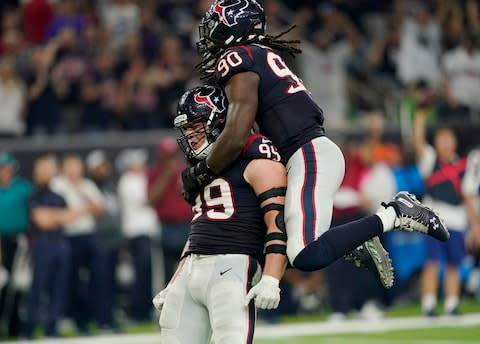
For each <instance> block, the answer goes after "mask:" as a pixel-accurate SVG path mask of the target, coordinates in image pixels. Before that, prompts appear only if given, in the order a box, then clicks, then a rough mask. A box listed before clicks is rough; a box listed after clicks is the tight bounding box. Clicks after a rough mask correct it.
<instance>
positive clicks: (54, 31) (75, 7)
mask: <svg viewBox="0 0 480 344" xmlns="http://www.w3.org/2000/svg"><path fill="white" fill-rule="evenodd" d="M79 3H80V1H76V0H62V1H59V2H58V3H57V4H56V6H55V16H54V17H53V19H52V20H51V21H50V24H49V25H48V28H47V35H46V37H45V38H46V39H47V40H51V39H53V38H55V37H57V35H58V34H59V33H60V32H61V31H62V30H64V29H65V28H70V29H72V30H73V32H74V33H75V34H76V35H79V34H80V33H81V32H82V31H83V28H84V27H85V25H86V23H87V18H86V17H85V16H83V15H82V14H80V13H79V6H80V4H79Z"/></svg>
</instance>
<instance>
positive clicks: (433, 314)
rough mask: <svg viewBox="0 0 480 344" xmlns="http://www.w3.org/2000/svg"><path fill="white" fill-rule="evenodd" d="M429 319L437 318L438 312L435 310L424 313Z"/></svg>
mask: <svg viewBox="0 0 480 344" xmlns="http://www.w3.org/2000/svg"><path fill="white" fill-rule="evenodd" d="M423 314H424V315H425V316H426V317H427V318H435V317H437V316H438V313H437V311H436V310H435V308H434V309H431V310H429V311H424V313H423Z"/></svg>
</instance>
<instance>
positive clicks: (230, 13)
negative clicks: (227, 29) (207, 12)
mask: <svg viewBox="0 0 480 344" xmlns="http://www.w3.org/2000/svg"><path fill="white" fill-rule="evenodd" d="M247 7H248V1H246V0H238V1H236V2H235V3H233V4H231V5H223V4H222V2H218V3H216V4H214V6H213V13H216V14H218V16H219V17H220V20H221V22H222V23H223V24H225V25H227V26H233V25H235V24H238V22H237V18H239V17H241V16H242V14H243V13H244V10H245V9H246V8H247Z"/></svg>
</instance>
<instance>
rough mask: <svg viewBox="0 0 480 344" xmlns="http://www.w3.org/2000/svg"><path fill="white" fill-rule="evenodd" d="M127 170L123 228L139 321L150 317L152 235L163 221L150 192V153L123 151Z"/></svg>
mask: <svg viewBox="0 0 480 344" xmlns="http://www.w3.org/2000/svg"><path fill="white" fill-rule="evenodd" d="M121 158H122V159H121V160H122V162H123V165H124V167H126V172H125V173H124V174H123V175H122V176H121V177H120V180H119V182H118V188H117V193H118V198H119V202H120V207H121V214H122V232H123V235H124V237H125V238H126V239H127V241H128V247H129V250H130V254H131V256H132V260H133V265H134V269H135V282H134V284H133V286H132V289H131V318H132V319H133V320H134V321H137V322H145V321H149V320H150V314H151V295H152V271H151V269H152V253H151V239H152V237H153V236H156V235H158V231H159V223H158V221H157V215H156V213H155V210H154V209H153V208H152V207H151V206H150V204H149V201H148V194H147V170H146V162H147V154H146V152H145V151H143V150H140V149H138V150H137V149H131V150H127V151H125V152H124V153H123V154H122V155H121Z"/></svg>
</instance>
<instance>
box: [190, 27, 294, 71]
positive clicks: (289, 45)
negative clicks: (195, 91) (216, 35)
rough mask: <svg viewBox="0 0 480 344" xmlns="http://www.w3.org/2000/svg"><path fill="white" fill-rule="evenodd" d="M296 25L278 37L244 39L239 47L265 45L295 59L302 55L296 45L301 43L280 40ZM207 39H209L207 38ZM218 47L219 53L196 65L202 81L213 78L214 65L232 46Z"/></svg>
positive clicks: (208, 56) (223, 45)
mask: <svg viewBox="0 0 480 344" xmlns="http://www.w3.org/2000/svg"><path fill="white" fill-rule="evenodd" d="M295 27H296V25H292V26H290V27H289V28H288V29H287V30H285V31H283V32H281V33H280V34H278V35H276V36H271V35H264V36H263V35H255V37H253V38H251V39H248V38H247V39H244V40H242V41H240V42H238V43H237V45H244V44H252V43H258V44H261V45H264V46H266V47H269V48H272V49H274V50H278V51H282V52H285V53H287V54H289V55H290V56H292V57H295V56H296V55H298V54H301V53H302V50H301V49H299V48H298V47H297V46H296V45H298V44H300V43H301V41H300V40H298V39H295V40H284V39H280V38H281V37H283V36H284V35H286V34H287V33H289V32H290V31H292V30H293V29H294V28H295ZM207 39H209V38H208V37H207ZM217 46H218V47H219V48H220V49H219V51H218V52H216V53H214V54H208V55H207V56H206V57H204V58H203V60H202V61H200V62H199V63H198V64H197V65H195V69H196V70H197V71H198V72H199V73H200V75H201V76H200V79H201V80H208V79H211V78H213V76H214V75H213V74H214V70H213V68H211V67H212V65H213V63H215V61H216V60H217V59H218V58H219V57H220V56H221V55H222V54H223V53H224V51H225V49H227V48H228V47H230V46H227V45H225V44H221V45H220V44H217Z"/></svg>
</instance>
